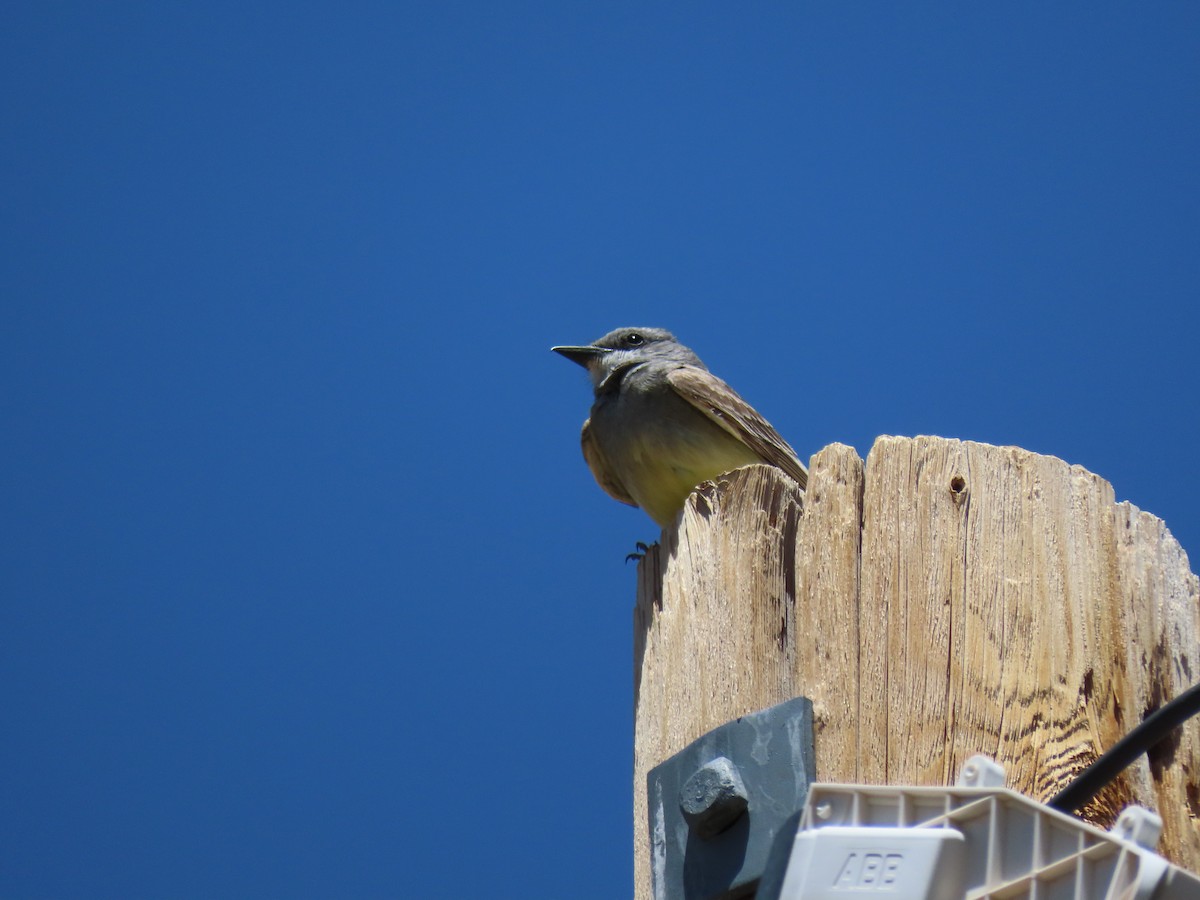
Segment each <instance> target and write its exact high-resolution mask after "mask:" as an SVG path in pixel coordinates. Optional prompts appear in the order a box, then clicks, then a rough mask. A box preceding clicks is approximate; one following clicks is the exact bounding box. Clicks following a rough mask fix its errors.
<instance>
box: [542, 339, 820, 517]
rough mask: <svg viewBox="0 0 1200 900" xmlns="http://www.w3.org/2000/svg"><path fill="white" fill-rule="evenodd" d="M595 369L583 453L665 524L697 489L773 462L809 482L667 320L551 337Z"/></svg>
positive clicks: (790, 453) (606, 479)
mask: <svg viewBox="0 0 1200 900" xmlns="http://www.w3.org/2000/svg"><path fill="white" fill-rule="evenodd" d="M551 349H552V350H554V352H556V353H561V354H562V355H563V356H565V357H566V358H567V359H569V360H571V361H572V362H576V363H579V365H581V366H583V367H584V368H585V369H587V370H588V374H589V375H591V376H592V386H593V387H594V389H595V394H596V400H595V402H594V403H593V404H592V415H591V418H589V419H588V420H587V421H586V422H584V423H583V458H584V459H586V460H587V464H588V467H589V468H590V469H591V470H592V475H594V476H595V478H596V481H597V482H598V483H599V484H600V487H602V488H604V490H605V491H607V492H608V494H609V495H610V496H612V497H614V498H616V499H617V500H620V501H621V502H622V503H628V504H629V505H630V506H640V507H641V508H642V509H644V510H645V511H646V512H647V513H649V514H650V518H652V519H653V520H654V521H655V522H657V523H658V524H659V525H662V526H664V527H665V526H666V525H667V524H668V523H670V522H671V521H672V520H673V519H674V518H675V514H676V513H678V512H679V510H680V509H681V508H682V507H683V502H684V500H686V499H687V496H688V494H690V493H691V491H692V489H693V488H694V487H696V485H698V484H700V482H702V481H708V480H709V479H710V478H715V477H716V476H718V475H721V474H723V473H725V472H728V471H730V470H731V469H736V468H738V467H739V466H745V465H749V464H750V463H767V464H768V465H772V466H776V467H778V468H780V469H782V470H783V471H784V472H786V473H787V474H788V475H789V476H791V478H792V479H793V480H794V481H795V482H796V483H797V484H799V485H800V487H801V488H804V487H805V486H807V484H808V470H807V469H805V468H804V464H803V463H801V462H800V460H799V459H797V458H796V452H795V451H794V450H793V449H792V448H791V447H789V446H788V443H787V441H785V440H784V439H783V438H781V437H780V436H779V433H778V432H777V431H776V430H775V429H774V428H772V427H771V426H770V424H769V423H768V422H767V420H766V419H764V418H763V417H762V416H760V415H759V414H758V413H757V412H755V411H754V409H753V407H751V406H750V404H749V403H747V402H746V401H745V400H743V399H742V398H741V397H739V396H738V395H737V394H736V393H735V392H734V390H733V388H731V387H730V386H729V385H727V384H726V383H725V382H723V381H722V380H721V379H720V378H717V377H716V376H715V375H713V374H712V373H710V372H709V371H708V369H707V368H706V367H705V365H704V363H702V362H700V358H699V357H698V356H696V354H695V353H693V352H692V351H691V350H689V349H688V348H687V347H685V346H683V344H681V343H679V342H678V341H677V340H675V337H674V335H672V334H671V333H670V332H667V331H663V330H662V329H661V328H618V329H617V330H616V331H613V332H610V333H608V334H606V335H605V336H604V337H602V338H600V340H598V341H596V342H595V343H593V344H590V345H589V346H586V347H552V348H551Z"/></svg>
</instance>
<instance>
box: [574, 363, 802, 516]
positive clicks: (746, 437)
mask: <svg viewBox="0 0 1200 900" xmlns="http://www.w3.org/2000/svg"><path fill="white" fill-rule="evenodd" d="M667 382H668V383H669V384H670V385H671V387H672V388H674V389H675V393H677V394H679V396H680V397H682V398H683V399H684V400H686V401H687V402H688V403H690V404H692V406H694V407H695V408H696V409H698V410H699V411H700V412H702V413H704V414H705V415H706V416H708V417H709V418H710V419H712V421H714V422H716V423H717V424H718V425H720V426H721V427H722V428H724V429H725V430H726V431H728V432H729V433H730V434H731V435H733V436H734V437H735V438H737V439H738V440H739V441H741V442H742V443H743V444H745V445H746V446H747V447H749V448H750V449H751V450H753V451H754V452H755V453H757V454H758V455H759V456H760V457H761V458H762V461H763V462H765V463H767V464H769V465H772V466H775V467H776V468H779V469H782V470H783V471H784V472H786V473H787V474H788V475H789V476H791V478H792V479H793V480H794V481H795V482H796V483H797V484H799V485H800V487H801V488H806V487H808V469H806V468H805V467H804V463H802V462H800V460H799V458H797V456H796V451H795V450H793V449H792V448H791V446H790V445H789V444H788V442H787V441H785V440H784V439H783V438H782V437H781V436H780V435H779V432H778V431H776V430H775V429H774V428H772V427H771V423H769V422H768V421H767V420H766V419H764V418H763V417H762V416H760V415H759V414H758V412H757V411H756V410H755V409H754V407H752V406H751V405H750V404H749V403H747V402H746V401H745V400H743V399H742V398H741V397H739V396H738V394H737V392H736V391H735V390H734V389H733V388H731V387H730V386H729V385H727V384H726V383H725V382H723V381H722V380H721V379H720V378H718V377H717V376H716V375H713V374H712V373H711V372H709V371H706V370H705V369H698V368H696V367H695V366H683V367H681V368H678V369H675V370H674V371H672V372H671V373H670V374H669V375H667ZM585 455H586V451H585ZM593 471H595V469H594V468H593ZM598 478H599V476H597V479H598ZM605 490H608V489H607V488H605ZM609 493H612V492H611V491H609ZM613 496H614V497H616V494H613ZM617 499H618V500H619V499H621V498H620V497H617ZM627 502H628V501H627Z"/></svg>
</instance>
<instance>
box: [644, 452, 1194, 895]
mask: <svg viewBox="0 0 1200 900" xmlns="http://www.w3.org/2000/svg"><path fill="white" fill-rule="evenodd" d="M634 623H635V625H634V659H635V662H634V664H635V673H634V675H635V700H634V720H635V748H634V845H635V866H634V877H635V894H636V896H637V897H639V898H649V897H650V877H649V848H648V844H649V841H648V835H647V824H646V796H645V791H646V773H647V771H648V770H649V769H650V768H652V767H653V766H655V765H657V764H658V763H659V762H661V761H662V760H663V759H664V758H666V757H667V756H670V755H671V754H673V753H675V752H677V751H678V750H680V749H681V748H683V747H684V746H686V745H687V744H688V743H690V742H691V741H692V740H694V739H695V738H697V737H699V736H700V735H701V734H703V733H704V732H706V731H708V730H710V729H712V728H715V727H716V726H718V725H720V724H722V723H723V722H726V721H728V720H729V719H732V718H735V717H737V716H739V715H742V714H744V713H747V712H753V711H755V710H758V709H761V708H763V707H766V706H770V705H772V704H774V703H778V702H780V701H782V700H786V699H788V698H790V697H793V696H796V695H804V696H807V697H809V698H810V699H811V700H812V701H813V705H814V716H815V730H816V772H817V779H818V780H821V781H840V782H864V783H874V784H929V785H935V784H949V783H952V782H953V781H954V779H955V777H956V776H957V774H958V770H959V768H960V767H961V766H962V764H963V762H964V761H965V760H966V759H967V758H968V757H970V756H971V755H973V754H975V753H985V754H988V755H989V756H991V757H993V758H994V759H996V760H997V761H998V762H1000V763H1001V764H1003V765H1004V766H1005V768H1006V770H1007V773H1008V786H1009V787H1012V788H1015V789H1016V790H1019V791H1021V792H1023V793H1025V794H1028V795H1029V796H1032V797H1035V798H1037V799H1041V800H1046V799H1049V798H1050V797H1051V796H1052V795H1053V794H1054V793H1056V792H1057V791H1058V790H1059V789H1060V788H1062V787H1064V786H1065V785H1066V784H1067V783H1068V782H1069V781H1070V780H1071V778H1072V777H1074V775H1075V774H1077V773H1078V772H1079V771H1081V770H1082V769H1083V768H1084V767H1085V766H1087V764H1088V763H1090V762H1091V761H1092V760H1093V759H1095V758H1096V756H1097V755H1098V754H1099V753H1101V752H1102V751H1103V750H1104V749H1106V748H1107V747H1109V746H1111V745H1112V744H1113V743H1114V742H1115V741H1116V740H1117V739H1118V738H1120V737H1121V736H1122V735H1123V734H1125V733H1126V732H1127V731H1129V730H1130V729H1131V728H1133V727H1134V726H1135V725H1136V724H1137V723H1138V722H1140V721H1141V720H1142V718H1143V717H1144V716H1145V715H1146V714H1148V713H1149V712H1152V711H1153V710H1154V709H1157V708H1158V707H1159V706H1160V705H1162V704H1163V703H1164V702H1166V700H1168V699H1170V698H1171V697H1174V696H1175V695H1176V694H1178V693H1181V692H1182V691H1183V690H1185V689H1186V688H1188V687H1189V686H1191V685H1192V684H1193V683H1194V682H1196V681H1197V680H1198V679H1200V672H1194V671H1193V660H1196V659H1198V658H1200V656H1198V654H1200V583H1198V581H1197V578H1196V576H1195V575H1193V574H1192V572H1191V571H1190V569H1189V567H1188V561H1187V556H1186V554H1185V553H1184V552H1183V550H1182V549H1181V548H1180V546H1179V544H1178V543H1177V542H1176V541H1175V540H1174V538H1172V537H1171V534H1170V532H1168V531H1167V529H1166V526H1165V525H1164V524H1163V523H1162V522H1161V521H1160V520H1158V519H1156V518H1155V517H1153V516H1151V515H1149V514H1147V513H1143V512H1141V511H1140V510H1138V509H1137V508H1136V507H1133V506H1131V505H1130V504H1128V503H1116V502H1115V499H1114V496H1113V490H1112V487H1111V486H1110V485H1109V484H1108V483H1107V482H1106V481H1104V480H1103V479H1101V478H1099V477H1097V476H1095V475H1093V474H1091V473H1090V472H1087V471H1085V470H1084V469H1081V468H1079V467H1078V466H1069V465H1067V464H1066V463H1065V462H1063V461H1061V460H1058V459H1055V458H1053V457H1047V456H1039V455H1037V454H1033V453H1029V452H1028V451H1025V450H1021V449H1019V448H1016V447H992V446H988V445H985V444H977V443H972V442H965V441H953V440H945V439H942V438H933V437H919V438H896V437H883V438H880V439H879V440H878V441H876V443H875V446H874V447H873V448H872V450H871V453H870V454H869V455H868V458H867V464H866V467H865V472H864V467H863V464H862V460H861V459H860V458H859V456H858V454H857V453H855V451H854V450H853V449H852V448H850V447H845V446H842V445H832V446H830V447H826V448H825V449H824V450H822V451H821V452H820V453H818V454H817V455H816V456H815V457H814V458H813V460H812V465H811V467H810V473H809V488H808V492H807V494H806V495H804V494H800V493H799V492H798V490H797V489H796V487H795V485H794V484H792V483H791V482H790V481H789V480H788V479H787V478H786V477H785V476H783V475H782V474H781V473H779V472H778V471H777V470H775V469H771V468H768V467H765V466H751V467H748V468H745V469H739V470H737V471H735V472H732V473H730V474H728V475H725V476H722V477H721V478H720V479H717V481H716V482H715V483H710V484H708V485H705V486H703V487H702V489H701V490H699V491H697V492H695V493H694V494H693V495H692V497H691V498H690V499H689V501H688V503H687V505H686V506H685V508H684V511H683V513H682V515H681V517H680V519H679V520H678V522H677V524H676V525H675V526H674V527H670V528H667V529H665V530H664V532H663V537H662V542H661V546H658V547H655V548H652V550H651V552H650V553H649V554H647V556H646V558H645V559H644V560H643V561H642V563H641V565H640V566H639V571H638V596H637V605H636V607H635V612H634ZM1129 803H1139V804H1141V805H1144V806H1148V807H1150V808H1152V809H1154V810H1155V811H1156V812H1158V814H1159V815H1160V816H1162V818H1163V823H1164V828H1163V837H1162V840H1161V841H1160V843H1159V847H1158V850H1159V852H1160V853H1162V854H1163V855H1164V856H1166V857H1167V858H1168V859H1170V860H1171V861H1173V862H1175V863H1177V864H1179V865H1182V866H1184V867H1186V868H1188V869H1191V870H1193V871H1197V870H1200V828H1198V826H1197V824H1196V823H1197V821H1198V819H1197V817H1200V724H1198V720H1193V721H1192V722H1189V723H1188V724H1187V725H1185V726H1184V728H1183V729H1181V730H1180V731H1179V732H1177V733H1176V734H1175V735H1174V736H1172V737H1171V738H1169V739H1168V740H1166V741H1163V742H1162V743H1161V744H1160V745H1159V746H1158V747H1156V748H1155V749H1154V750H1153V751H1152V752H1151V753H1150V754H1149V755H1148V757H1144V758H1143V759H1142V760H1140V761H1139V762H1138V763H1136V764H1134V765H1133V766H1132V767H1130V768H1129V769H1127V770H1126V772H1125V773H1124V775H1122V776H1121V777H1120V778H1119V779H1118V780H1117V781H1116V782H1115V783H1114V784H1112V785H1110V787H1109V788H1108V789H1106V790H1105V791H1104V792H1103V793H1102V794H1101V795H1100V796H1099V797H1098V798H1097V799H1096V800H1095V801H1094V802H1092V803H1091V804H1089V805H1088V807H1087V808H1086V809H1085V810H1083V811H1082V813H1083V817H1084V818H1085V819H1086V820H1088V821H1090V822H1092V823H1094V824H1097V825H1100V826H1103V827H1108V826H1109V825H1111V824H1112V822H1113V821H1114V820H1115V817H1116V815H1117V813H1118V812H1119V811H1120V809H1122V808H1123V807H1124V806H1126V805H1127V804H1129Z"/></svg>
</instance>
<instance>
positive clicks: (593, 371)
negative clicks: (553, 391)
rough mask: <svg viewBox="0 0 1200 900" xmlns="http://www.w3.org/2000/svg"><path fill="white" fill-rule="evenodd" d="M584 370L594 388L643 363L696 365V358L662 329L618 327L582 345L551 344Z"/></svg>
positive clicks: (554, 349)
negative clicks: (560, 345)
mask: <svg viewBox="0 0 1200 900" xmlns="http://www.w3.org/2000/svg"><path fill="white" fill-rule="evenodd" d="M550 349H552V350H553V351H554V352H555V353H560V354H562V355H563V356H565V357H566V358H567V359H569V360H571V362H574V363H578V364H579V365H581V366H583V367H584V368H585V369H587V370H588V374H589V375H590V376H591V377H592V385H593V386H594V387H595V388H596V390H597V391H599V390H600V389H601V387H602V386H603V385H605V384H609V383H612V382H611V379H612V377H613V376H614V375H617V374H619V373H620V374H623V373H625V372H628V371H630V370H631V369H633V368H634V367H636V366H640V365H644V364H646V363H660V362H661V363H674V364H676V365H681V366H700V367H703V363H701V362H700V359H699V357H697V356H696V354H695V353H693V352H692V351H691V350H689V349H688V348H687V347H685V346H683V344H681V343H679V341H677V340H675V335H673V334H671V332H669V331H666V330H665V329H662V328H618V329H617V330H616V331H610V332H609V333H608V334H606V335H604V337H602V338H600V339H599V340H596V341H593V342H592V343H590V344H587V345H586V346H582V347H551V348H550Z"/></svg>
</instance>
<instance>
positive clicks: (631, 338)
mask: <svg viewBox="0 0 1200 900" xmlns="http://www.w3.org/2000/svg"><path fill="white" fill-rule="evenodd" d="M645 340H646V339H645V338H643V337H642V336H641V335H640V334H638V333H637V332H636V331H635V332H634V333H633V334H627V335H625V343H626V344H628V345H629V346H630V347H637V346H639V345H641V344H642V343H644V342H645Z"/></svg>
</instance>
